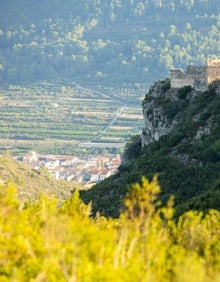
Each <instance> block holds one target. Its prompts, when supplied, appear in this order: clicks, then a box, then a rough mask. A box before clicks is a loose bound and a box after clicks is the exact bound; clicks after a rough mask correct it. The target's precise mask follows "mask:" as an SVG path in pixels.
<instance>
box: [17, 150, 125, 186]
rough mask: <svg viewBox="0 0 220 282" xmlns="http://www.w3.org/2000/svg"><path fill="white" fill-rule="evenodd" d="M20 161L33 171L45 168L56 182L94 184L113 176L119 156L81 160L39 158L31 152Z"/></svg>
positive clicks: (56, 157) (119, 160)
mask: <svg viewBox="0 0 220 282" xmlns="http://www.w3.org/2000/svg"><path fill="white" fill-rule="evenodd" d="M22 161H23V162H24V163H25V164H27V165H29V166H31V168H32V169H33V170H36V171H37V170H39V169H40V168H41V167H44V168H46V169H47V170H48V171H49V172H50V174H51V175H52V177H53V178H54V179H56V180H59V179H64V180H67V181H74V182H76V183H81V184H95V183H98V182H100V181H102V180H104V179H105V178H107V177H109V176H111V175H113V174H115V173H116V172H117V169H118V167H119V165H120V164H121V158H120V155H105V156H93V157H90V158H89V159H87V160H82V159H79V158H77V157H74V156H41V155H38V154H37V153H36V152H34V151H32V152H29V153H28V154H26V155H25V156H24V157H23V158H22Z"/></svg>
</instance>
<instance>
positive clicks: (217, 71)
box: [207, 58, 220, 84]
mask: <svg viewBox="0 0 220 282" xmlns="http://www.w3.org/2000/svg"><path fill="white" fill-rule="evenodd" d="M216 79H220V58H208V59H207V83H208V84H209V83H212V82H213V81H214V80H216Z"/></svg>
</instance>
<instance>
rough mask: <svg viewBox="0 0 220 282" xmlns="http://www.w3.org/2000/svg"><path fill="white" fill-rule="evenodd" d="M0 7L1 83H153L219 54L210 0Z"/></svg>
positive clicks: (217, 21)
mask: <svg viewBox="0 0 220 282" xmlns="http://www.w3.org/2000/svg"><path fill="white" fill-rule="evenodd" d="M1 2H2V3H1V10H0V82H1V83H20V82H21V81H33V80H34V81H36V80H46V79H47V80H51V79H52V80H57V79H63V78H64V79H69V80H71V81H92V82H94V81H95V82H98V83H100V82H102V83H103V84H107V83H109V82H110V83H115V82H117V83H122V82H124V83H127V82H128V81H129V82H132V83H135V82H144V83H153V81H155V80H156V79H157V78H158V73H160V74H161V77H164V76H167V73H168V72H169V69H170V68H172V67H182V68H185V67H186V66H187V65H189V64H195V65H203V64H204V63H205V61H206V58H207V56H208V55H210V54H211V55H213V54H215V55H219V54H220V45H219V27H220V18H219V12H220V10H219V9H220V8H219V1H218V0H213V1H209V0H197V1H195V0H187V1H179V0H169V1H161V0H159V1H154V0H146V1H133V0H130V1H128V0H117V1H103V0H102V1H97V0H95V1H90V2H89V3H88V1H80V2H79V1H76V0H74V1H73V0H65V1H59V0H56V1H46V3H45V1H42V0H40V1H37V2H36V1H33V0H29V1H27V0H22V1H20V0H19V1H18V0H12V1H1ZM3 2H4V3H3Z"/></svg>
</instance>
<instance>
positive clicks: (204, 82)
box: [170, 58, 220, 91]
mask: <svg viewBox="0 0 220 282" xmlns="http://www.w3.org/2000/svg"><path fill="white" fill-rule="evenodd" d="M216 79H220V58H209V59H208V60H207V63H206V66H188V67H187V70H186V73H184V71H183V70H182V69H171V70H170V84H171V88H182V87H184V86H189V85H190V86H192V87H193V88H195V89H196V90H199V91H205V90H206V89H207V86H208V85H209V84H210V83H211V82H213V81H214V80H216Z"/></svg>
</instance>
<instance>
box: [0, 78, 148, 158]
mask: <svg viewBox="0 0 220 282" xmlns="http://www.w3.org/2000/svg"><path fill="white" fill-rule="evenodd" d="M92 88H93V89H92ZM97 89H98V90H97ZM102 91H103V92H104V93H102ZM140 95H141V91H140V90H139V91H137V92H135V91H134V90H133V89H122V88H116V87H108V88H102V89H101V90H100V87H96V89H95V88H94V86H93V87H91V86H87V87H81V86H79V85H76V84H73V83H72V84H70V83H52V82H51V83H48V82H44V83H40V84H28V85H22V86H21V85H19V86H16V85H9V86H5V87H1V88H0V142H1V147H2V148H4V146H7V147H8V146H12V147H13V149H14V150H18V151H19V150H21V149H24V150H30V149H36V147H37V149H38V151H39V146H40V150H42V151H47V150H48V148H50V152H51V153H57V150H58V151H60V152H62V153H65V150H66V149H65V148H66V146H70V147H71V146H72V147H74V146H75V147H76V146H78V145H79V144H80V145H81V146H82V144H83V143H86V144H88V142H90V143H91V147H93V145H95V143H98V144H99V143H106V147H108V146H110V143H118V144H119V143H120V144H124V142H125V141H126V139H127V138H128V137H129V136H130V135H133V134H138V133H140V131H141V128H142V124H143V121H142V113H141V106H140V103H141V102H140ZM97 146H99V145H97V144H96V147H97ZM102 147H103V144H102ZM110 147H111V146H110ZM53 149H54V152H53ZM55 151H56V152H55ZM68 153H69V152H68Z"/></svg>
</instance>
